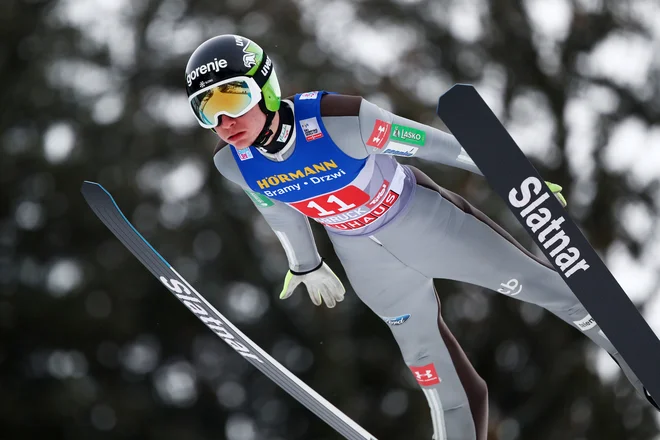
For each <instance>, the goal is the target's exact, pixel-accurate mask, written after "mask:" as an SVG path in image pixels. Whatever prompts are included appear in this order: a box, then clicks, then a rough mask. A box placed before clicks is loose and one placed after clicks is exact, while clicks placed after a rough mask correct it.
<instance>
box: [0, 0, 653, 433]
mask: <svg viewBox="0 0 660 440" xmlns="http://www.w3.org/2000/svg"><path fill="white" fill-rule="evenodd" d="M222 33H239V34H242V35H244V36H247V37H249V38H253V39H255V40H256V41H257V42H258V43H259V44H261V45H262V46H263V47H264V48H265V50H266V51H267V52H268V53H269V54H270V55H271V57H272V58H273V60H274V61H275V65H276V69H277V71H278V76H279V79H280V84H281V85H282V89H283V93H284V95H285V96H286V95H290V94H293V93H297V92H303V91H309V90H317V89H325V90H331V91H336V92H340V93H347V94H360V95H362V96H363V97H365V98H367V99H369V100H371V101H372V102H374V103H376V104H378V105H381V106H382V107H384V108H386V109H388V110H391V111H393V112H395V113H397V114H399V115H402V116H405V117H408V118H412V119H416V120H419V121H421V122H424V123H427V124H429V125H432V126H435V127H440V128H442V123H441V121H440V120H439V119H438V118H437V117H436V116H435V104H436V102H437V98H438V97H439V96H440V94H442V93H443V92H444V91H446V90H447V89H448V88H449V87H451V85H452V84H454V83H456V82H464V83H471V84H474V85H475V86H476V87H477V90H478V91H479V92H480V93H481V94H482V96H483V97H484V98H485V99H486V100H487V102H488V103H489V105H490V106H491V107H492V108H493V110H494V111H495V112H496V113H497V115H498V116H499V117H500V118H501V120H502V121H504V122H505V124H506V126H507V127H508V128H509V130H510V132H511V134H512V135H513V137H514V138H515V139H516V141H517V142H518V144H519V145H520V146H521V148H522V149H523V150H524V151H525V153H526V154H527V155H528V157H529V158H530V159H531V160H532V161H533V162H534V164H535V165H536V166H537V168H538V169H539V171H540V172H541V174H542V175H543V176H544V177H545V178H547V179H548V180H551V181H553V182H557V183H559V184H562V185H563V186H564V194H565V195H566V196H567V198H568V200H569V206H568V210H569V212H570V214H571V216H572V217H573V218H574V219H575V220H576V221H578V222H579V223H580V225H581V226H582V227H583V228H584V233H585V234H586V236H587V237H588V239H589V240H590V242H591V243H592V244H593V246H594V247H595V248H596V249H597V250H598V252H599V253H600V255H601V256H602V258H603V260H604V261H605V262H606V264H607V265H608V267H609V268H610V269H611V270H612V272H613V273H614V275H615V277H616V278H617V279H618V280H619V282H620V283H621V285H622V286H623V287H624V289H625V290H626V291H627V293H628V294H629V295H630V297H631V298H632V299H633V301H634V302H635V303H636V304H637V305H639V307H640V309H641V310H642V311H643V313H644V316H645V317H646V318H647V320H648V322H649V323H650V324H651V326H652V328H653V329H654V330H655V331H656V332H658V331H659V330H660V299H659V298H658V294H659V293H660V271H659V269H660V258H659V257H660V238H659V235H658V231H659V230H660V229H659V225H658V208H659V205H660V188H659V186H658V183H659V178H660V57H658V53H659V52H660V3H658V1H657V0H388V1H386V0H353V1H350V0H220V1H218V0H215V1H211V0H2V2H0V439H3V440H9V439H11V440H14V439H32V438H34V439H36V438H39V439H53V440H60V439H62V440H65V439H66V440H81V439H90V438H94V439H117V440H120V439H121V440H138V439H140V440H143V439H144V440H147V439H158V440H180V439H190V440H211V439H227V440H256V439H259V440H262V439H263V440H284V439H286V440H296V439H336V438H338V435H337V434H336V433H334V431H332V430H331V429H330V428H328V427H326V426H325V424H324V423H323V422H321V421H320V420H319V419H317V418H316V417H315V416H313V415H312V413H310V412H308V411H307V410H306V409H305V408H304V407H302V406H301V405H300V404H299V403H298V402H297V401H295V400H294V399H293V398H291V397H290V396H289V395H287V394H286V393H284V392H283V391H281V390H280V389H278V388H277V387H276V386H275V385H274V384H273V383H271V382H270V381H269V380H268V379H266V378H265V377H263V376H262V375H261V374H260V373H259V372H258V371H257V370H256V369H254V368H253V367H252V366H251V365H249V364H248V363H247V362H245V361H244V360H243V359H242V358H241V357H240V356H239V355H237V354H236V353H235V352H233V351H232V350H231V349H230V348H229V347H228V346H227V345H225V344H224V343H223V342H222V341H221V340H220V339H218V338H217V337H215V335H213V334H212V333H211V332H210V331H209V330H208V329H207V328H206V327H205V326H204V325H203V324H202V323H201V322H199V321H198V320H197V319H196V318H195V317H194V316H193V314H191V313H190V312H189V311H188V310H186V308H185V307H183V306H182V305H181V304H180V303H179V302H178V301H177V300H176V299H175V298H174V297H173V296H172V295H170V293H168V291H167V290H166V289H164V288H163V286H162V285H161V284H160V283H159V282H158V281H157V280H156V279H155V278H153V277H152V275H151V274H150V273H149V272H148V271H147V270H146V269H145V268H143V267H142V266H141V265H140V263H139V262H138V261H137V260H136V259H135V258H133V256H132V255H131V254H129V253H128V251H127V250H125V249H124V248H123V247H122V245H121V244H120V242H119V241H118V240H117V239H115V238H114V236H112V235H111V233H110V232H109V231H108V230H107V229H105V227H104V226H103V224H102V223H101V222H100V221H99V220H98V219H97V218H96V217H95V216H94V215H93V213H92V211H91V210H90V209H89V208H88V207H87V205H86V204H85V203H84V201H83V198H82V196H81V195H80V185H81V183H82V181H83V180H93V181H97V182H99V183H101V184H102V185H104V186H105V187H106V188H107V189H108V190H109V191H110V192H111V193H112V194H113V196H114V197H115V199H116V201H117V203H118V204H119V206H120V207H121V208H122V209H123V211H124V212H125V214H126V216H127V217H128V218H129V219H130V220H131V221H132V222H133V224H134V225H135V226H136V227H137V228H138V229H139V230H140V231H141V232H142V234H143V235H144V236H145V237H146V238H147V239H148V240H149V241H150V242H151V243H152V244H153V245H154V247H155V248H156V249H158V250H159V251H160V253H161V254H162V255H163V256H164V257H165V258H166V259H167V260H168V261H169V262H170V263H172V265H173V266H174V267H175V268H176V269H177V270H178V271H179V272H180V273H181V274H182V275H183V276H184V277H185V278H186V279H188V281H190V282H191V283H192V284H193V285H194V286H196V287H197V289H198V290H199V291H200V292H202V293H203V294H204V295H206V297H207V298H208V299H209V301H210V302H211V303H213V304H214V305H216V307H217V308H218V309H219V310H220V311H221V313H223V314H225V315H226V316H227V317H228V318H229V319H231V320H232V321H233V322H234V323H235V324H236V325H237V326H238V327H239V328H240V329H242V330H243V331H244V332H245V333H247V334H248V335H249V336H250V337H251V338H252V339H253V340H255V341H256V342H257V343H258V344H260V345H261V346H262V347H263V348H264V349H265V350H267V351H268V352H269V353H271V354H272V355H273V356H274V357H275V358H277V359H278V360H279V361H281V362H282V363H283V364H284V365H285V366H287V367H288V368H290V369H291V370H292V371H293V372H294V373H295V374H297V375H299V376H300V377H301V378H302V379H303V380H304V381H305V382H307V383H308V384H310V385H311V386H312V387H313V388H314V389H316V390H317V391H318V392H319V393H321V394H322V395H323V396H324V397H326V398H327V399H328V400H330V401H331V402H332V403H334V404H335V405H336V406H338V407H339V408H340V409H342V410H343V411H345V412H346V413H347V414H348V415H349V416H351V417H353V418H354V419H355V420H356V421H358V422H359V423H360V424H362V425H363V426H364V427H365V428H366V429H367V430H369V431H370V432H371V433H372V434H374V435H375V436H376V437H377V438H379V439H381V440H387V439H430V438H431V433H432V428H431V421H430V416H429V410H428V406H427V403H426V400H425V398H424V396H423V394H422V393H421V391H419V390H418V388H417V386H416V384H415V383H414V381H413V379H412V377H411V374H410V373H409V371H408V370H407V369H406V368H405V365H404V364H403V361H402V360H401V357H400V354H399V352H398V349H397V346H396V345H395V343H394V341H393V339H392V338H391V335H390V331H389V329H388V328H387V325H385V324H384V323H383V322H382V321H381V320H380V319H379V318H378V317H376V316H375V315H373V314H371V313H370V312H369V311H368V310H367V309H366V307H365V306H364V305H363V304H361V303H360V302H359V301H358V300H357V299H356V297H355V295H354V294H353V293H352V291H351V289H350V286H348V283H347V287H348V294H347V296H348V297H347V300H346V301H345V302H344V303H342V304H341V305H340V306H339V307H337V308H336V309H334V310H328V309H325V308H315V307H314V306H313V305H312V304H311V303H310V301H309V299H308V298H307V295H306V293H304V292H303V291H302V290H299V291H298V293H297V295H295V296H294V297H293V298H291V299H289V300H288V301H286V302H282V301H279V300H277V293H278V292H279V290H280V288H281V283H282V280H283V277H284V275H285V272H286V269H287V263H286V258H285V254H284V251H283V250H282V248H281V246H280V244H279V242H278V241H277V238H276V237H275V235H274V234H273V233H272V232H271V230H270V229H269V228H268V226H267V225H266V224H265V222H264V221H263V220H262V218H261V217H260V216H259V215H258V213H257V211H256V209H255V208H254V207H253V205H252V202H251V201H250V200H249V198H248V197H247V196H246V195H245V194H244V193H243V191H241V190H239V189H238V188H237V187H235V186H233V185H232V184H231V183H229V182H227V181H225V180H224V179H223V178H222V177H221V176H220V175H219V174H218V173H217V172H216V171H215V168H214V166H213V162H212V157H211V156H212V151H213V148H214V146H215V142H216V138H215V137H214V135H213V134H212V133H210V132H209V131H208V130H203V129H201V128H200V127H199V126H198V125H197V124H196V122H195V120H194V119H193V117H192V114H191V113H190V111H189V109H188V108H187V100H186V96H185V89H184V68H185V64H186V61H187V58H188V56H189V54H190V53H191V52H192V51H193V50H194V49H195V47H196V46H197V45H198V44H200V43H201V42H202V41H204V40H205V39H207V38H209V37H211V36H214V35H217V34H222ZM403 162H408V163H413V164H415V165H417V166H419V167H421V168H422V169H423V170H425V171H426V172H427V173H429V174H430V175H432V176H433V177H434V178H435V179H436V180H437V181H438V182H439V183H440V184H441V185H444V186H446V187H447V188H449V189H451V190H453V191H456V192H459V193H461V194H462V195H464V196H465V197H466V198H467V199H469V200H470V201H471V202H472V203H473V204H475V205H476V206H478V207H479V208H480V209H482V210H484V211H485V212H486V213H487V214H488V215H490V216H491V217H493V218H495V219H496V220H497V221H499V222H500V223H501V224H503V225H504V226H505V228H506V229H507V230H509V231H510V232H511V233H512V234H513V235H514V236H515V237H516V238H518V239H519V240H520V241H521V242H522V243H524V244H525V245H526V246H527V247H529V248H530V249H533V250H534V247H533V243H532V242H531V240H530V239H529V237H528V236H527V235H526V234H525V232H524V231H523V230H522V229H521V227H519V226H518V225H517V223H516V222H515V220H514V218H513V217H512V216H511V215H510V214H509V212H508V210H507V208H506V206H505V205H504V204H503V202H502V201H501V200H500V199H499V198H497V197H495V196H494V194H493V193H492V192H491V190H490V189H489V188H488V185H487V184H486V183H485V182H484V180H483V179H482V178H480V177H479V176H476V175H471V174H470V173H468V172H464V171H460V170H454V169H450V168H446V167H440V166H437V165H433V164H428V163H423V162H417V161H416V160H407V159H406V160H403ZM313 230H314V232H315V234H316V236H317V239H318V246H319V250H320V252H321V253H322V255H324V256H325V257H326V258H327V260H328V262H329V264H330V265H331V266H332V267H333V268H334V269H335V271H337V273H338V274H339V275H340V276H341V277H342V279H343V280H344V281H345V282H346V279H345V275H344V272H343V269H342V268H341V266H340V265H339V263H338V261H337V259H336V258H335V256H334V254H333V253H332V248H331V246H330V244H329V241H328V240H327V238H326V235H325V233H324V232H323V231H322V230H321V229H320V228H319V227H318V225H317V224H314V225H313ZM439 251H440V250H439ZM437 287H438V290H439V292H440V295H441V298H442V301H443V311H444V316H445V319H446V321H447V322H448V324H449V326H450V328H451V329H452V330H453V331H454V332H455V334H456V336H457V338H458V340H459V341H460V342H461V344H462V345H463V347H464V349H465V351H466V352H467V353H468V355H469V357H470V359H471V360H472V361H473V362H474V364H475V366H476V368H477V370H478V371H479V373H480V374H481V375H482V376H483V377H484V378H485V379H486V381H487V382H488V384H489V390H490V405H491V406H490V425H491V427H490V431H491V435H490V437H489V438H491V439H497V440H517V439H521V440H527V439H538V440H546V439H579V440H587V439H589V440H591V439H598V440H604V439H617V440H619V439H635V440H643V439H659V438H660V434H659V429H658V421H659V420H660V419H659V418H658V414H657V413H654V412H653V411H652V410H651V409H650V407H649V406H648V405H647V404H646V403H645V402H644V401H642V400H641V399H639V398H638V397H637V396H636V395H635V394H634V391H633V390H632V388H631V387H630V386H629V385H628V382H627V381H626V380H625V379H623V378H622V377H620V375H619V370H618V368H617V367H616V365H615V364H614V362H613V361H611V360H610V359H609V357H608V356H607V355H606V354H605V352H604V351H602V350H600V349H598V348H597V347H596V346H595V345H593V344H592V343H591V342H589V341H588V340H587V339H586V338H585V337H584V336H583V335H582V334H580V333H579V332H578V331H577V330H574V329H572V328H570V327H568V326H567V325H565V324H564V323H563V322H560V321H559V320H558V319H556V318H555V317H554V316H551V315H550V314H548V313H546V312H545V311H544V310H542V309H540V308H538V307H536V306H531V305H525V304H522V303H520V302H518V301H515V300H513V299H510V298H507V297H504V296H503V295H499V294H496V293H493V292H490V291H485V290H483V289H477V288H475V287H474V286H468V285H461V284H458V283H452V282H446V281H437Z"/></svg>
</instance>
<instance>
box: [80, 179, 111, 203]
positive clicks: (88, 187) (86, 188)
mask: <svg viewBox="0 0 660 440" xmlns="http://www.w3.org/2000/svg"><path fill="white" fill-rule="evenodd" d="M80 192H81V193H82V195H83V196H84V197H85V199H88V197H99V196H100V195H102V194H104V195H107V196H109V197H111V198H112V196H110V193H109V192H108V191H107V190H106V189H105V188H103V186H102V185H101V184H100V183H96V182H92V181H91V180H85V181H83V183H82V185H81V186H80Z"/></svg>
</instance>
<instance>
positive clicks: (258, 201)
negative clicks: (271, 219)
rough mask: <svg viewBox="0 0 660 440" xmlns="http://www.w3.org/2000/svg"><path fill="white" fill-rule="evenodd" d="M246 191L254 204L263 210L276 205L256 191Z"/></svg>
mask: <svg viewBox="0 0 660 440" xmlns="http://www.w3.org/2000/svg"><path fill="white" fill-rule="evenodd" d="M244 191H245V193H246V194H247V195H248V196H249V197H250V198H251V199H252V201H253V202H254V204H255V205H257V206H259V207H261V208H268V207H269V206H273V205H274V203H273V201H272V200H271V199H269V198H268V197H266V196H265V195H263V194H260V193H258V192H256V191H252V190H249V189H246V190H244Z"/></svg>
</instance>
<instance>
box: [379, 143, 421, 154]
mask: <svg viewBox="0 0 660 440" xmlns="http://www.w3.org/2000/svg"><path fill="white" fill-rule="evenodd" d="M417 150H419V148H417V147H413V146H412V145H405V144H400V143H399V142H394V141H390V143H389V144H388V145H387V148H386V149H385V150H383V154H389V155H392V156H404V157H411V156H414V155H415V153H417Z"/></svg>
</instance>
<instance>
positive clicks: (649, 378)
mask: <svg viewBox="0 0 660 440" xmlns="http://www.w3.org/2000/svg"><path fill="white" fill-rule="evenodd" d="M437 113H438V116H440V118H441V119H442V121H443V122H444V123H445V125H446V126H447V128H449V130H450V131H451V132H452V134H453V135H454V136H455V137H456V139H457V140H458V141H459V143H460V144H461V145H462V146H463V148H464V149H465V150H466V151H467V153H468V155H469V156H470V157H471V158H472V160H473V161H474V162H475V163H476V165H477V167H478V168H479V170H480V171H481V172H482V173H483V175H484V177H485V178H486V180H487V181H488V183H489V184H490V186H491V187H492V188H493V190H494V191H495V192H496V193H497V194H499V196H500V197H502V198H503V199H504V201H505V202H506V203H507V205H508V206H509V208H510V209H511V211H512V212H513V213H514V214H515V216H516V218H517V219H518V221H519V222H520V223H521V224H522V225H523V227H524V228H525V229H526V230H527V232H528V233H529V234H530V235H531V236H532V238H533V239H534V241H535V242H536V244H537V245H538V246H539V248H540V249H541V250H542V251H543V253H544V254H545V256H546V257H547V258H548V261H550V262H551V263H552V265H553V266H554V267H555V269H556V270H557V272H559V274H560V275H561V276H562V278H563V279H564V281H565V282H566V284H567V285H568V286H569V287H570V288H571V290H572V291H573V292H574V293H575V295H576V296H577V297H578V299H579V300H580V302H581V303H582V304H583V305H584V307H585V308H586V309H587V311H588V312H589V314H590V315H591V316H592V317H593V319H595V321H596V322H597V323H598V325H600V327H601V330H602V331H603V332H604V333H605V335H606V336H607V338H608V339H609V340H610V341H611V342H612V344H613V345H614V347H615V348H616V349H617V350H618V351H619V353H620V354H621V355H622V356H623V358H624V359H625V361H626V362H627V363H628V365H629V366H630V367H631V369H632V370H633V372H634V373H635V374H636V375H637V377H638V378H639V379H640V380H641V381H642V383H643V384H644V386H645V387H646V389H647V391H648V392H649V394H650V395H651V396H653V397H654V398H655V399H656V401H657V399H658V398H660V341H659V340H658V338H657V337H656V335H655V334H654V333H653V331H652V330H651V328H650V327H649V325H648V324H647V323H646V321H645V320H644V317H643V316H642V315H641V314H640V313H639V311H638V310H637V308H636V307H635V305H634V304H633V303H632V301H631V300H630V298H628V295H626V293H625V292H624V291H623V289H622V288H621V286H620V285H619V283H618V282H617V281H616V279H615V278H614V276H612V274H611V273H610V271H609V270H608V269H607V267H606V266H605V264H604V263H603V261H602V260H601V259H600V258H599V256H598V254H597V253H596V251H595V250H594V249H593V248H592V247H591V245H590V244H589V242H588V241H587V239H586V238H585V237H584V235H583V234H582V232H581V231H580V229H579V228H578V226H577V225H576V224H575V223H574V222H573V221H572V220H571V218H570V217H569V216H568V214H567V212H566V211H565V210H564V209H563V207H562V206H561V204H560V203H559V201H557V200H556V199H555V197H554V196H553V195H552V193H551V192H550V191H549V190H548V188H547V187H546V185H545V183H544V181H543V179H542V178H541V176H540V175H539V173H538V171H537V170H536V169H535V168H534V166H533V165H532V164H531V162H530V161H529V160H528V159H527V158H526V157H525V155H524V153H523V152H522V151H521V150H520V148H519V147H518V145H516V143H515V141H514V140H513V138H512V137H511V136H510V135H509V133H508V132H507V131H506V129H505V128H504V126H503V125H502V124H501V123H500V121H499V120H498V118H497V116H495V114H494V113H493V112H492V111H491V109H490V108H489V107H488V105H487V104H486V102H485V101H484V100H483V99H482V98H481V96H480V95H479V93H478V92H477V91H476V90H475V88H474V87H473V86H471V85H463V84H457V85H455V86H454V87H452V88H451V89H450V90H449V91H447V92H446V93H445V94H444V95H442V96H441V97H440V99H439V102H438V109H437ZM540 206H542V207H543V208H546V209H548V210H549V211H550V214H551V217H550V218H551V219H552V221H551V222H550V223H549V224H550V225H553V227H554V229H553V230H554V231H563V234H564V235H566V236H567V237H568V238H569V239H570V242H569V244H567V245H566V244H564V242H563V241H562V242H561V243H562V245H563V248H561V250H559V251H558V250H557V246H558V241H555V242H554V243H553V244H552V246H550V243H549V241H550V240H546V241H545V244H547V245H548V248H547V249H546V247H545V246H544V240H543V239H540V237H539V234H540V233H541V231H542V230H543V229H544V228H540V229H538V230H537V231H536V232H534V230H533V229H532V227H530V226H529V225H528V224H527V222H528V221H529V218H530V214H531V213H532V212H533V211H534V210H535V209H537V208H539V207H540ZM526 218H527V220H526ZM555 222H556V223H555ZM553 223H554V224H553ZM564 240H566V239H564ZM553 251H556V252H554V253H553ZM569 263H570V264H569Z"/></svg>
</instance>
